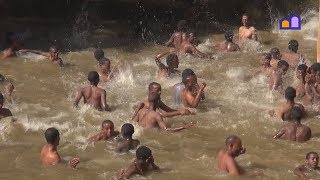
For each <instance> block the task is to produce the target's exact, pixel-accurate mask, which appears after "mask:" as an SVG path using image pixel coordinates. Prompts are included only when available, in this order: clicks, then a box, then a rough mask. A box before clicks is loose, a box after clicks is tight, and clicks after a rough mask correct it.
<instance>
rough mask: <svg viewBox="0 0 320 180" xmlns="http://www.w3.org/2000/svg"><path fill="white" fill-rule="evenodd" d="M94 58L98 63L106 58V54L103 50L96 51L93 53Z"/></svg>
mask: <svg viewBox="0 0 320 180" xmlns="http://www.w3.org/2000/svg"><path fill="white" fill-rule="evenodd" d="M93 55H94V57H95V58H96V60H97V61H100V60H101V59H102V58H104V52H103V50H102V49H96V50H95V51H94V52H93Z"/></svg>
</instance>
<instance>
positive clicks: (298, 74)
mask: <svg viewBox="0 0 320 180" xmlns="http://www.w3.org/2000/svg"><path fill="white" fill-rule="evenodd" d="M305 76H306V72H303V71H301V70H297V71H296V77H297V78H298V79H302V78H303V77H305Z"/></svg>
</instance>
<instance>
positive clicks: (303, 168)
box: [293, 152, 320, 179]
mask: <svg viewBox="0 0 320 180" xmlns="http://www.w3.org/2000/svg"><path fill="white" fill-rule="evenodd" d="M318 165H319V156H318V153H316V152H309V153H308V154H307V155H306V164H303V165H300V166H298V167H297V168H296V169H295V170H294V171H293V172H294V174H295V175H297V176H299V178H300V179H309V178H308V176H307V175H306V173H310V172H313V173H315V174H316V176H319V174H320V167H319V166H318Z"/></svg>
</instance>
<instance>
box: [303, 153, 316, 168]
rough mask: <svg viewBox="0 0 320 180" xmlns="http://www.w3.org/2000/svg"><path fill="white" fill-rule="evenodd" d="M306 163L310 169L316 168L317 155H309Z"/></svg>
mask: <svg viewBox="0 0 320 180" xmlns="http://www.w3.org/2000/svg"><path fill="white" fill-rule="evenodd" d="M306 163H307V164H308V165H309V166H310V167H312V168H317V167H318V164H319V156H318V155H317V154H311V155H310V156H309V158H308V159H307V160H306Z"/></svg>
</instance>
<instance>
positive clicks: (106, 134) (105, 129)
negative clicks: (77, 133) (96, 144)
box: [89, 123, 119, 141]
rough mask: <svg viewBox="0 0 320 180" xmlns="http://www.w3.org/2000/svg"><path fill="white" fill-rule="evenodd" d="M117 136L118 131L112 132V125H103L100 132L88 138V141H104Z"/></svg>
mask: <svg viewBox="0 0 320 180" xmlns="http://www.w3.org/2000/svg"><path fill="white" fill-rule="evenodd" d="M118 135H119V131H115V130H114V126H113V124H110V123H104V124H103V125H102V127H101V132H99V133H98V134H96V135H94V136H92V137H90V138H89V141H106V140H108V139H111V138H114V137H116V136H118Z"/></svg>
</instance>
